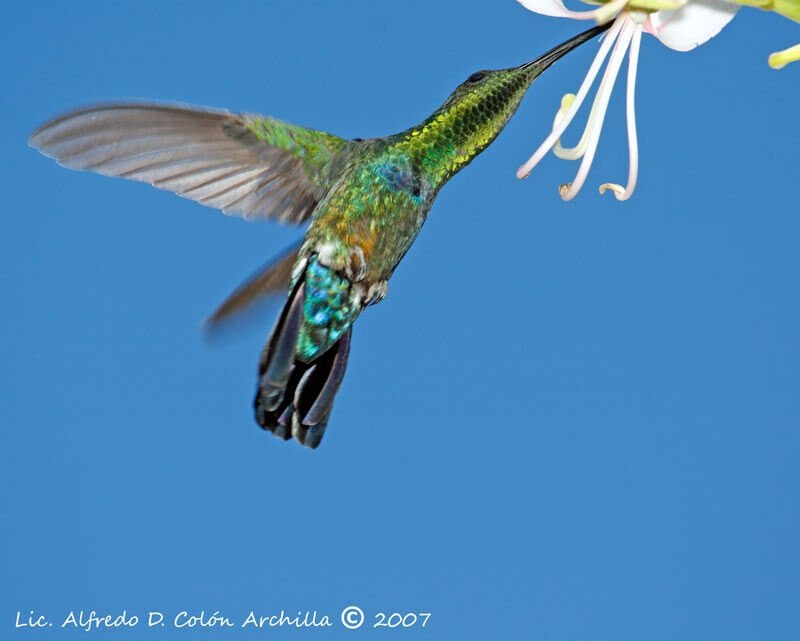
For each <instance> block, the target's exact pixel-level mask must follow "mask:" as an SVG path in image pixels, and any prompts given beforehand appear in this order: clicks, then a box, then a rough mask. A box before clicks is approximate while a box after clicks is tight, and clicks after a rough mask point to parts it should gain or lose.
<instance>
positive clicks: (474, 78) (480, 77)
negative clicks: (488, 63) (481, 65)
mask: <svg viewBox="0 0 800 641" xmlns="http://www.w3.org/2000/svg"><path fill="white" fill-rule="evenodd" d="M485 77H486V72H485V71H476V72H475V73H473V74H472V75H471V76H470V77H469V78H467V82H478V80H483V79H484V78H485Z"/></svg>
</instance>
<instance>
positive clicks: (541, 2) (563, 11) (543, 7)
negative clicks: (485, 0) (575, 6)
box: [517, 0, 597, 20]
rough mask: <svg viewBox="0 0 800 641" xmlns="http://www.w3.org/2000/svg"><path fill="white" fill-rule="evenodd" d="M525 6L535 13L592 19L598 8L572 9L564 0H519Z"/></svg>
mask: <svg viewBox="0 0 800 641" xmlns="http://www.w3.org/2000/svg"><path fill="white" fill-rule="evenodd" d="M517 2H519V3H520V4H521V5H522V6H523V7H525V8H526V9H530V10H531V11H533V12H534V13H539V14H541V15H543V16H552V17H554V18H572V19H573V20H591V19H592V18H594V14H595V12H596V11H597V9H592V10H591V11H570V10H569V9H567V8H566V7H565V6H564V3H563V1H562V0H517Z"/></svg>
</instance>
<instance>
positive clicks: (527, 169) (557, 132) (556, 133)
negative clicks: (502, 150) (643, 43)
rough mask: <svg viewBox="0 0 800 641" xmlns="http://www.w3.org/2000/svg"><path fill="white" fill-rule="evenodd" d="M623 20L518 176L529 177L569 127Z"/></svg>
mask: <svg viewBox="0 0 800 641" xmlns="http://www.w3.org/2000/svg"><path fill="white" fill-rule="evenodd" d="M623 22H625V20H624V19H623V18H617V20H615V21H614V24H613V25H611V29H609V30H608V35H607V36H606V38H605V40H603V43H602V44H601V45H600V49H599V50H598V52H597V55H596V56H595V57H594V60H593V61H592V65H591V66H590V67H589V71H588V73H587V74H586V77H585V78H584V79H583V83H582V84H581V86H580V89H578V95H577V96H576V97H575V100H573V101H572V104H571V105H570V106H569V109H567V113H565V114H564V117H563V118H562V119H561V120H560V121H559V123H558V126H557V127H555V128H554V129H553V131H552V132H551V133H550V135H549V136H548V137H547V138H545V140H544V142H543V143H542V144H541V145H539V148H538V149H537V150H536V151H535V152H533V155H532V156H531V157H530V158H529V159H528V162H526V163H525V164H524V165H522V167H520V168H519V170H518V171H517V178H520V179H522V178H527V177H528V175H529V174H530V173H531V171H532V170H533V168H534V167H535V166H536V165H537V164H538V163H539V161H540V160H541V159H542V158H544V156H545V155H546V154H547V152H548V151H550V149H551V148H552V147H553V144H554V143H555V141H556V140H558V139H559V138H560V137H561V134H563V133H564V130H565V129H566V128H567V126H568V125H569V123H570V122H572V119H573V118H574V117H575V114H576V113H577V112H578V108H579V107H580V106H581V103H582V102H583V100H584V98H586V94H587V93H588V92H589V87H591V85H592V83H593V82H594V79H595V78H596V77H597V73H598V71H600V66H601V65H602V64H603V62H604V61H605V59H606V56H607V55H608V51H609V49H611V45H612V44H614V41H615V40H616V39H617V35H618V34H619V31H620V29H621V28H622V24H623Z"/></svg>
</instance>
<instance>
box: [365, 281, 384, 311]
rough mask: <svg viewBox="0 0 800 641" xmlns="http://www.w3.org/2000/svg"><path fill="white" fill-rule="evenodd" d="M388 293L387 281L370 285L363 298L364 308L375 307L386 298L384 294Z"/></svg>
mask: <svg viewBox="0 0 800 641" xmlns="http://www.w3.org/2000/svg"><path fill="white" fill-rule="evenodd" d="M388 293H389V281H388V280H381V281H378V282H377V283H372V285H370V286H369V289H368V290H367V295H366V297H365V299H364V300H365V301H366V302H365V303H364V307H367V306H369V305H377V304H378V303H380V302H381V301H382V300H383V299H384V298H386V294H388Z"/></svg>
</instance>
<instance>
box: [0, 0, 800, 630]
mask: <svg viewBox="0 0 800 641" xmlns="http://www.w3.org/2000/svg"><path fill="white" fill-rule="evenodd" d="M585 26H587V25H586V24H578V23H574V22H569V21H561V20H556V19H551V18H545V17H542V16H536V15H534V14H532V13H529V12H527V11H525V10H524V9H522V8H521V7H520V6H519V5H517V3H516V2H513V1H512V0H503V1H499V0H492V1H489V0H481V1H478V0H475V1H462V2H455V1H454V2H430V1H427V0H426V1H423V0H407V1H405V2H400V3H398V2H374V0H363V1H348V2H336V3H333V2H237V1H234V0H229V1H228V2H225V3H203V2H180V3H179V2H174V3H154V2H138V3H127V4H123V3H113V4H112V3H101V2H93V3H80V4H79V5H78V4H74V3H45V4H44V5H41V4H39V3H3V4H2V6H0V30H1V31H2V38H0V57H2V60H3V63H2V67H1V68H2V84H3V100H2V102H0V115H1V116H2V118H0V123H1V124H0V142H1V143H2V149H3V154H2V157H1V158H0V163H2V172H1V173H0V175H1V176H2V177H1V178H0V180H2V182H3V185H2V191H3V193H4V194H5V204H4V215H3V216H2V217H0V221H2V222H0V225H2V228H1V229H0V260H1V261H2V264H3V268H2V274H3V276H2V299H3V313H2V315H0V323H2V337H3V338H2V344H1V346H0V350H2V352H0V357H1V358H2V363H3V365H4V366H3V368H2V373H1V374H0V377H1V378H2V380H0V384H1V385H0V387H1V388H2V390H3V398H2V404H0V419H1V421H2V443H0V451H1V452H2V461H3V463H2V466H1V467H0V469H2V472H1V474H2V487H3V490H2V492H3V503H2V510H3V518H2V522H3V527H2V532H0V543H2V546H1V547H2V550H3V555H2V572H0V574H2V577H3V581H2V588H1V589H2V592H1V593H0V602H2V604H3V605H2V612H0V636H2V637H3V638H13V639H17V638H19V639H22V638H28V639H34V638H36V639H51V640H58V639H75V638H78V637H81V638H82V637H83V634H84V633H82V632H75V631H69V630H67V629H63V630H62V629H60V628H59V627H58V626H60V624H61V622H62V621H63V619H64V618H65V616H66V615H67V613H68V612H69V610H71V609H74V610H76V611H77V610H80V609H83V610H87V611H89V610H96V611H98V612H102V613H103V614H106V613H109V614H115V615H116V614H118V613H120V612H121V611H122V610H123V609H124V610H127V612H128V614H129V615H131V614H137V615H139V616H143V615H144V614H146V612H147V611H148V610H162V611H164V612H165V613H166V614H167V615H168V617H169V618H171V617H172V616H174V615H175V614H177V613H178V612H180V611H181V610H188V611H190V612H192V613H199V612H200V610H203V609H205V610H206V611H207V612H209V611H211V612H213V611H214V610H219V611H221V612H222V613H224V614H225V615H227V616H229V617H230V618H232V619H234V620H236V621H239V622H241V621H242V620H243V619H244V617H245V616H246V615H247V613H248V612H249V611H250V610H251V609H254V610H255V611H256V613H257V614H263V615H269V614H274V613H279V612H280V610H281V609H285V610H287V611H290V612H295V611H298V610H302V611H305V610H317V612H319V613H320V614H327V615H329V616H330V617H331V619H332V620H333V621H334V622H335V623H336V626H335V627H333V628H331V629H330V630H328V631H321V630H287V629H282V630H277V629H276V630H262V631H257V630H241V629H239V628H236V629H234V630H232V631H228V632H219V631H218V630H194V631H191V632H188V631H180V630H177V631H176V630H174V629H170V628H164V629H163V630H162V629H157V630H149V631H148V630H142V628H141V626H140V628H139V629H136V630H133V631H125V630H112V631H108V632H95V633H94V634H93V635H92V638H97V639H112V640H113V639H117V638H119V639H148V638H151V639H167V638H170V639H171V638H186V639H206V638H209V639H210V638H214V639H219V638H221V637H222V636H224V637H225V638H229V639H238V638H242V639H245V638H259V637H260V636H261V635H264V634H271V635H274V636H275V637H276V638H278V637H282V638H306V637H312V636H315V638H373V637H376V636H379V635H380V634H381V631H372V630H370V631H369V632H367V631H365V630H368V629H369V628H368V627H367V626H365V627H364V628H363V629H361V630H359V631H355V632H348V631H347V630H344V629H343V628H342V627H341V625H340V624H339V622H338V612H339V611H340V610H341V609H342V608H343V607H345V606H347V605H351V604H355V605H359V606H360V607H361V608H363V609H364V611H365V612H366V613H367V615H368V619H367V623H368V624H371V623H372V622H374V615H375V613H377V612H379V611H382V612H385V613H391V612H395V611H396V612H403V613H405V612H431V613H432V616H431V619H430V621H429V623H428V627H427V628H426V629H425V630H419V629H416V630H415V629H411V630H405V631H403V630H394V631H387V630H383V631H382V633H383V634H384V635H385V636H386V637H387V638H388V637H391V638H394V639H406V638H408V639H412V638H429V639H488V638H493V639H541V640H543V641H544V640H547V641H551V640H552V641H561V640H565V641H567V640H570V641H571V640H575V641H578V640H592V641H606V640H608V641H628V640H630V641H641V640H642V639H648V640H650V641H661V640H664V641H667V640H670V641H673V640H675V639H682V640H687V641H690V640H695V639H696V640H702V641H712V640H720V641H722V640H725V641H738V640H742V641H755V640H759V641H762V640H770V641H782V640H787V641H788V640H796V639H797V638H798V637H800V619H798V614H797V612H798V610H797V606H798V603H799V602H800V552H799V551H798V541H800V518H799V516H798V500H797V496H798V491H799V490H800V471H799V470H800V466H798V458H800V431H799V430H798V427H800V407H799V405H800V403H799V401H798V399H799V398H800V395H799V394H798V392H799V391H800V390H799V389H798V387H799V386H798V372H797V367H798V365H797V364H798V358H799V357H800V342H799V341H798V337H797V334H798V327H800V304H798V285H799V283H798V272H799V271H800V260H798V251H797V247H798V242H800V208H798V206H797V196H796V188H797V176H798V175H797V153H798V132H797V105H798V99H800V66H795V67H791V66H790V67H787V68H786V69H784V70H783V71H780V72H778V71H773V70H770V69H769V68H768V67H767V64H766V58H767V55H768V54H769V53H770V52H771V51H774V50H777V49H782V48H784V47H787V46H789V45H791V44H794V43H795V42H797V41H798V40H800V29H799V28H798V26H797V25H795V24H794V23H791V22H789V21H788V20H785V19H783V18H779V17H778V16H774V15H771V14H766V13H761V12H759V11H756V10H754V9H744V10H742V11H741V12H740V14H739V16H738V17H737V18H736V19H735V20H734V21H733V22H732V23H731V25H730V26H729V27H728V28H727V29H725V30H724V31H723V32H722V33H721V34H720V35H719V36H718V37H717V38H716V39H714V40H713V41H711V42H710V43H709V44H708V45H706V46H704V47H701V48H700V49H698V50H696V51H694V52H692V53H689V54H680V53H676V52H672V51H669V50H667V49H665V48H663V47H662V46H660V45H659V44H658V43H657V42H656V41H655V40H654V39H652V38H650V37H647V36H646V37H645V40H644V42H643V47H642V55H641V60H640V75H639V83H638V86H639V91H638V93H637V110H638V113H639V119H638V122H639V136H640V141H641V156H642V160H641V179H640V183H639V187H638V191H637V193H636V195H635V196H634V198H633V199H632V200H631V201H629V202H628V203H624V204H620V203H617V202H616V201H615V200H614V199H613V198H612V197H611V196H609V195H608V194H607V195H606V196H604V197H601V196H599V195H598V194H597V192H596V187H597V185H599V184H600V183H602V182H606V181H608V180H612V181H616V182H623V183H624V182H625V177H626V174H627V144H626V142H625V138H624V110H623V95H622V93H621V92H620V88H621V87H622V85H621V84H620V85H619V86H618V89H617V92H616V93H615V95H614V97H613V99H612V104H611V107H610V109H609V118H608V123H607V125H606V128H605V131H604V133H603V138H602V140H601V144H600V149H599V152H598V158H597V160H596V162H595V165H594V167H593V169H592V173H591V175H590V177H589V180H588V182H587V186H586V188H585V189H584V191H583V192H582V193H581V194H580V195H579V197H578V198H577V199H576V200H575V201H573V202H572V203H563V202H562V201H561V199H560V198H559V197H558V195H557V191H556V188H557V185H558V184H559V183H563V182H567V181H569V180H571V179H572V177H573V175H574V172H575V171H576V169H577V164H572V163H567V162H565V161H561V160H557V159H555V158H554V157H553V156H552V155H551V156H549V157H548V158H546V159H545V161H544V162H542V163H541V165H540V166H539V167H538V168H537V169H536V170H535V172H534V174H533V175H532V176H531V178H530V179H528V180H527V181H524V182H521V181H517V180H516V179H515V178H514V172H515V171H516V169H517V167H518V166H519V165H520V164H521V163H522V162H523V161H524V160H525V159H526V158H527V157H528V155H529V154H530V153H531V152H532V151H533V149H534V148H535V147H536V146H537V145H538V143H539V142H540V140H541V139H542V138H543V137H544V136H545V135H546V133H547V132H548V131H549V128H550V123H551V122H552V118H553V114H554V109H555V108H556V106H557V105H558V100H559V98H560V96H561V94H563V93H565V92H567V91H574V90H575V89H576V88H577V86H578V84H579V82H580V80H581V79H582V78H583V75H584V71H585V69H586V68H587V67H588V65H589V62H590V60H591V58H592V56H593V53H594V51H595V50H596V46H597V45H596V44H590V45H587V46H586V47H584V48H583V49H582V50H578V51H577V52H575V53H573V54H572V55H571V56H569V57H568V58H567V59H565V60H563V61H562V62H560V63H559V64H558V65H556V66H555V67H553V68H552V69H551V70H549V71H548V72H547V73H546V74H545V75H544V76H542V77H541V78H540V79H539V80H537V81H536V83H535V85H534V87H533V89H532V90H531V92H530V93H529V94H528V97H527V98H526V100H525V102H524V103H523V105H522V107H521V109H520V111H519V112H518V114H517V116H516V117H515V119H514V120H513V121H512V122H511V124H510V125H509V126H508V127H507V129H506V130H505V132H504V133H503V134H502V135H501V136H500V138H499V139H498V140H497V142H496V143H495V144H494V145H493V146H492V147H491V149H489V150H487V151H486V152H485V153H484V154H483V155H481V156H480V157H479V158H478V159H477V160H476V161H475V162H474V163H473V164H472V165H471V166H470V167H468V168H467V169H466V170H464V171H463V172H462V173H461V174H459V175H458V176H456V177H455V178H454V179H453V180H452V182H451V183H450V184H449V185H448V186H447V187H446V188H445V189H444V190H443V191H442V193H441V195H440V196H439V198H438V200H437V202H436V204H435V205H434V207H433V210H432V212H431V215H430V218H429V220H428V222H427V223H426V225H425V228H424V229H423V232H422V234H421V236H420V238H419V240H418V241H417V243H416V244H415V245H414V246H413V248H412V249H411V251H410V252H409V254H408V256H407V257H406V259H405V261H404V262H403V263H402V265H401V267H400V268H399V269H398V270H397V272H396V274H395V276H394V278H393V279H392V282H391V287H390V295H389V297H388V299H387V300H386V301H385V302H384V303H382V304H381V305H379V306H377V307H375V308H371V309H370V310H369V311H368V313H366V314H365V315H364V316H363V317H362V318H361V319H360V320H359V321H358V323H357V324H356V327H355V332H354V342H353V349H352V354H351V360H350V366H349V369H348V372H347V376H346V378H345V381H344V385H343V387H342V390H341V392H340V394H339V397H338V400H337V403H336V408H335V410H334V414H333V418H332V421H331V424H330V426H329V429H328V433H327V435H326V437H325V440H324V442H323V444H322V446H321V447H320V448H319V449H318V450H317V451H308V450H305V449H303V448H301V447H299V446H298V445H297V444H295V443H293V442H292V443H283V442H280V441H278V440H277V439H274V438H273V437H271V436H270V435H269V434H265V433H263V432H262V431H261V430H259V429H258V428H257V426H256V425H255V423H254V420H253V417H252V410H251V402H252V396H253V393H254V385H255V367H256V363H257V359H258V355H259V351H260V349H261V346H262V343H263V341H264V340H265V338H266V336H267V334H268V332H269V329H270V327H271V324H272V320H273V319H272V317H270V316H269V315H267V316H264V317H261V318H259V319H257V320H256V321H255V322H253V323H251V324H250V325H249V326H248V327H247V328H246V329H243V330H242V331H241V332H238V333H235V334H234V335H233V336H231V337H229V339H228V340H227V341H224V342H223V343H221V344H213V345H209V344H208V343H207V342H206V341H205V340H204V339H203V336H202V334H201V333H200V331H199V327H198V325H199V321H200V320H201V319H202V318H204V317H205V315H206V314H207V313H209V312H210V311H211V310H212V309H213V308H214V307H215V305H216V304H217V303H218V302H220V301H221V300H222V299H223V298H224V297H225V296H226V295H227V294H228V293H229V291H230V290H231V289H232V288H234V287H235V286H236V285H238V284H239V282H240V281H241V280H243V279H244V278H245V277H246V276H247V275H248V274H249V273H251V272H252V271H253V270H254V269H256V268H257V267H258V266H259V265H261V264H262V263H263V262H264V261H265V260H267V259H268V258H269V257H270V256H271V255H272V254H274V253H276V252H277V251H279V250H281V249H283V248H284V247H285V246H286V245H287V244H289V243H290V242H291V241H292V240H294V239H296V238H298V237H299V232H298V231H297V230H296V229H289V228H283V227H279V226H277V225H272V224H248V223H245V222H243V221H241V220H239V219H235V218H227V217H225V216H222V215H221V214H218V213H215V212H214V211H212V210H210V209H207V208H205V207H202V206H200V205H198V204H196V203H193V202H189V201H185V200H182V199H180V198H178V197H175V196H173V195H171V194H167V193H164V192H159V191H157V190H155V189H152V188H150V187H147V186H144V185H141V184H138V183H128V182H125V181H121V180H112V179H108V178H103V177H99V176H95V175H91V174H87V173H77V172H73V171H67V170H65V169H62V168H60V167H58V166H57V165H56V164H55V163H54V162H53V161H51V160H49V159H46V158H44V157H43V156H40V155H39V154H37V153H36V152H34V151H33V150H32V149H30V148H28V147H27V146H26V141H27V138H28V135H29V134H30V132H31V131H33V129H35V128H36V127H37V126H39V125H40V124H41V123H42V122H44V121H45V120H47V119H49V118H51V117H53V116H55V115H57V114H59V113H61V112H63V111H65V110H68V109H71V108H74V107H78V106H82V105H85V104H88V103H92V102H97V101H104V100H109V99H119V98H125V97H136V98H153V99H162V100H163V99H170V100H178V101H183V102H189V103H196V104H201V105H211V106H217V107H226V108H229V109H232V110H246V111H255V112H262V113H268V114H271V115H274V116H277V117H280V118H284V119H287V120H290V121H293V122H297V123H300V124H304V125H307V126H311V127H315V128H320V129H326V130H330V131H332V132H334V133H337V134H339V135H342V136H347V137H355V136H360V137H371V136H378V135H383V134H388V133H392V132H395V131H399V130H401V129H404V128H406V127H407V126H409V125H412V124H415V123H416V122H419V121H420V120H422V119H423V118H424V117H425V116H427V115H428V114H429V113H430V112H431V111H433V109H435V108H436V107H437V106H438V105H439V104H440V103H441V102H442V101H443V100H444V98H445V97H446V96H447V95H448V94H449V92H450V91H451V90H452V89H453V88H454V87H455V86H456V85H457V84H459V83H460V82H461V81H462V80H463V79H464V78H465V77H466V76H468V75H469V74H470V73H471V72H473V71H475V70H477V69H481V68H498V67H508V66H512V65H517V64H520V63H522V62H525V61H528V60H530V59H532V58H534V57H536V56H538V55H539V54H540V53H542V52H544V51H545V50H547V49H549V48H550V47H551V46H553V45H555V44H557V43H559V42H561V41H562V40H564V39H566V38H568V37H570V36H571V35H573V34H574V33H576V32H577V31H578V30H579V29H582V28H584V27H585ZM576 136H577V133H576V132H575V131H572V133H571V135H570V136H569V137H568V140H570V141H571V140H574V139H575V138H576ZM17 610H22V611H23V613H25V612H27V611H28V610H36V612H37V613H40V614H44V615H45V616H47V617H48V619H50V620H51V621H54V623H55V625H54V628H53V629H51V630H47V631H38V632H37V631H33V632H31V631H30V630H14V618H15V615H16V612H17ZM87 638H88V637H87Z"/></svg>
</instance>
